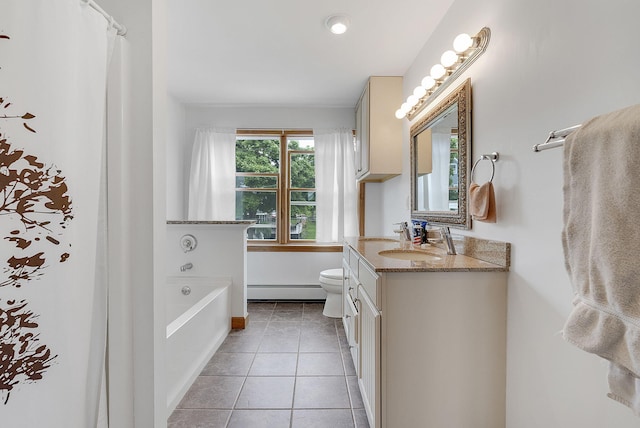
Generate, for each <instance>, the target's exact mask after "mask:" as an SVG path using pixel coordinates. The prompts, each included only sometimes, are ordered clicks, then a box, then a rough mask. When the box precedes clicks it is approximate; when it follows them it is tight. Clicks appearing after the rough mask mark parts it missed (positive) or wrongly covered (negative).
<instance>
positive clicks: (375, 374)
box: [343, 245, 507, 428]
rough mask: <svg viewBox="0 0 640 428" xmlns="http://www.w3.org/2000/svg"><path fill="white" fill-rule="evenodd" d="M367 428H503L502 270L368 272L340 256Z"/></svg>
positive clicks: (357, 259) (351, 256)
mask: <svg viewBox="0 0 640 428" xmlns="http://www.w3.org/2000/svg"><path fill="white" fill-rule="evenodd" d="M343 256H344V262H343V267H344V269H345V272H346V274H345V277H349V278H350V279H348V280H345V289H344V290H345V293H353V289H352V290H349V288H350V287H353V285H354V283H355V284H357V289H356V290H357V296H355V297H352V295H351V294H345V296H344V297H345V302H346V303H349V302H353V301H355V303H356V304H355V306H356V311H357V316H356V317H355V318H354V317H348V318H347V317H346V315H348V314H349V310H352V309H347V306H346V303H345V318H344V320H343V321H344V322H345V323H347V322H350V321H352V320H354V319H355V320H356V321H357V323H358V324H359V325H356V326H350V327H349V328H350V329H351V330H350V331H357V332H358V335H357V339H358V340H357V341H355V342H354V344H355V345H356V346H357V352H356V353H352V356H353V357H354V364H355V365H356V368H357V374H358V384H359V386H360V392H361V395H362V399H363V402H364V404H365V409H366V412H367V417H368V418H369V424H370V426H371V428H415V427H474V428H501V427H502V428H503V427H504V426H505V383H506V307H507V306H506V303H507V302H506V297H507V289H506V286H507V273H506V272H499V271H494V272H487V271H471V272H442V271H436V272H416V271H410V270H407V271H401V270H398V271H392V272H391V271H389V272H376V271H375V269H374V268H373V267H372V266H371V265H369V264H368V262H367V260H365V259H364V257H362V256H361V255H360V254H359V253H358V252H357V251H355V250H354V249H353V248H351V247H349V246H348V245H345V251H344V252H343Z"/></svg>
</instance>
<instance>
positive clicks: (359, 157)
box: [356, 84, 369, 177]
mask: <svg viewBox="0 0 640 428" xmlns="http://www.w3.org/2000/svg"><path fill="white" fill-rule="evenodd" d="M368 172H369V84H367V86H366V88H365V90H364V93H363V94H362V98H360V102H359V103H358V106H357V108H356V177H361V176H363V175H365V174H366V173H368Z"/></svg>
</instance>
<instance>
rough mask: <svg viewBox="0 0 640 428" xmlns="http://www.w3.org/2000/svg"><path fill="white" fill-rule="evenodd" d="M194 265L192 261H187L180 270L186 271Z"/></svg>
mask: <svg viewBox="0 0 640 428" xmlns="http://www.w3.org/2000/svg"><path fill="white" fill-rule="evenodd" d="M192 267H193V264H192V263H187V264H184V265H182V266H180V272H185V271H186V270H187V269H191V268H192Z"/></svg>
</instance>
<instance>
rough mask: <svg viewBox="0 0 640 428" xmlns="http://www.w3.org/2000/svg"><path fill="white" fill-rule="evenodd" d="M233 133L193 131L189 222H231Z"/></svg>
mask: <svg viewBox="0 0 640 428" xmlns="http://www.w3.org/2000/svg"><path fill="white" fill-rule="evenodd" d="M235 157H236V131H235V129H197V130H196V137H195V141H194V143H193V150H192V153H191V170H190V173H189V211H188V219H189V220H234V219H235V212H236V194H235V173H236V158H235Z"/></svg>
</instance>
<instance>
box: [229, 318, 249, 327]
mask: <svg viewBox="0 0 640 428" xmlns="http://www.w3.org/2000/svg"><path fill="white" fill-rule="evenodd" d="M248 323H249V317H248V316H247V317H231V328H232V329H242V330H243V329H245V328H246V327H247V324H248Z"/></svg>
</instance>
